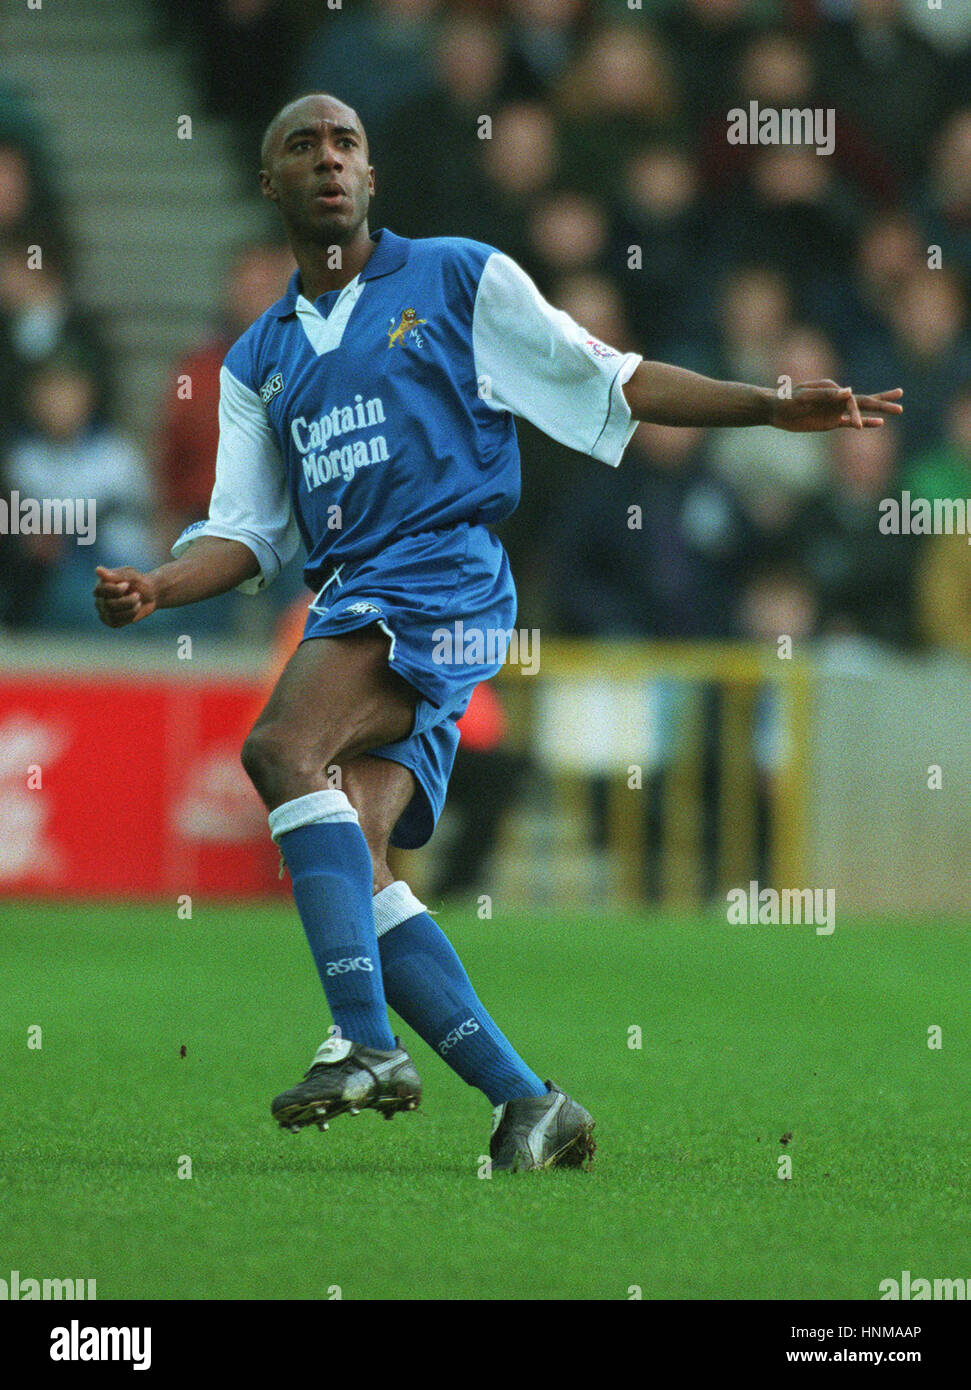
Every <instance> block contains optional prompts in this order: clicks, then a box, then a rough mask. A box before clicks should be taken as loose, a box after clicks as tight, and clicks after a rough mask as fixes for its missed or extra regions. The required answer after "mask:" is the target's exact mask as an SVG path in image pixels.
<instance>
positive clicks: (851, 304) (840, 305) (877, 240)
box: [807, 208, 927, 362]
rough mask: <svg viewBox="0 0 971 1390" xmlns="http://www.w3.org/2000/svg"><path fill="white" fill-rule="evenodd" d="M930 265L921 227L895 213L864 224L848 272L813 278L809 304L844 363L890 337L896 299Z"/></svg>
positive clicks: (828, 270)
mask: <svg viewBox="0 0 971 1390" xmlns="http://www.w3.org/2000/svg"><path fill="white" fill-rule="evenodd" d="M926 265H927V260H926V250H925V245H924V241H923V239H922V236H921V231H920V228H919V227H918V225H917V223H916V222H915V221H914V220H913V219H912V218H911V217H910V216H908V215H907V214H906V213H904V212H903V211H902V210H900V209H896V208H895V209H891V210H890V211H886V212H880V213H877V214H875V215H874V216H873V217H871V218H870V220H869V221H868V222H866V223H865V224H864V226H863V228H862V230H861V231H860V233H859V235H858V238H857V241H856V246H855V249H854V256H853V265H852V267H851V269H850V272H849V273H847V271H846V269H845V268H844V267H836V266H832V265H829V264H828V263H827V264H825V265H821V266H817V267H816V268H815V270H813V271H811V272H810V273H809V287H808V288H809V292H808V295H807V300H808V301H809V302H810V303H811V304H812V306H813V311H814V315H815V318H816V320H817V322H819V324H820V325H821V326H823V327H825V329H826V330H827V331H828V332H829V334H830V335H831V337H832V338H833V340H834V342H835V343H836V345H837V347H838V349H839V351H840V353H841V355H842V357H843V359H844V360H845V361H847V362H858V361H860V359H861V356H862V357H863V358H866V357H867V356H868V355H870V354H872V353H873V352H874V344H877V345H878V344H879V343H880V342H881V341H882V340H883V339H885V338H886V337H887V336H888V334H889V331H890V330H889V320H890V313H891V309H892V306H893V303H894V301H895V299H896V297H897V294H898V293H899V291H900V289H901V287H902V286H903V285H904V284H905V283H906V281H908V280H909V279H910V277H911V276H912V275H913V274H914V272H916V271H920V270H922V269H924V268H926Z"/></svg>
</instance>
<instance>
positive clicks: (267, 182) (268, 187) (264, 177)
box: [259, 169, 280, 203]
mask: <svg viewBox="0 0 971 1390" xmlns="http://www.w3.org/2000/svg"><path fill="white" fill-rule="evenodd" d="M259 180H260V189H261V191H262V193H263V197H264V198H269V200H270V202H271V203H276V202H279V197H280V195H279V194H278V193H277V191H276V189H275V188H274V187H273V180H272V179H271V178H270V175H269V174H268V173H267V171H266V170H265V169H261V170H260V173H259Z"/></svg>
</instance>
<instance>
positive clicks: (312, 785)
mask: <svg viewBox="0 0 971 1390" xmlns="http://www.w3.org/2000/svg"><path fill="white" fill-rule="evenodd" d="M335 746H336V741H335ZM337 751H339V748H338V750H337ZM241 759H242V763H243V768H244V769H245V771H246V775H247V776H248V777H249V779H250V781H251V782H252V783H253V786H254V787H255V788H256V790H257V791H258V792H259V794H260V796H261V797H262V799H263V801H264V802H265V803H266V805H267V806H270V807H274V806H279V805H281V804H282V802H284V801H289V800H291V799H292V798H293V797H297V796H304V795H306V794H307V793H308V792H311V791H317V790H319V789H320V788H321V787H324V786H326V785H328V783H327V780H326V772H327V768H328V767H329V766H332V765H333V764H334V762H335V761H336V752H335V753H331V752H330V751H329V749H328V748H327V747H326V746H325V747H324V748H323V749H321V748H320V747H311V746H310V745H309V744H308V743H307V741H306V740H305V739H301V738H300V737H299V735H297V734H295V732H294V730H293V729H290V728H284V727H282V726H280V725H279V724H258V725H257V726H256V727H255V728H254V729H253V730H252V732H251V733H250V735H249V737H248V738H247V739H246V742H245V743H244V744H243V748H242V753H241Z"/></svg>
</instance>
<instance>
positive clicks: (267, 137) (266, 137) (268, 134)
mask: <svg viewBox="0 0 971 1390" xmlns="http://www.w3.org/2000/svg"><path fill="white" fill-rule="evenodd" d="M307 97H326V98H327V99H328V101H336V102H339V104H340V105H341V106H345V107H347V110H348V111H354V108H353V106H348V105H347V102H346V101H344V100H343V98H341V97H337V96H334V94H333V92H301V94H300V95H299V96H296V97H291V98H290V100H289V101H287V102H284V104H283V105H282V106H281V107H280V109H279V111H277V113H276V115H275V116H274V117H273V118H272V120H271V121H270V123H269V125H268V126H267V127H266V130H264V132H263V139H262V140H261V141H260V166H261V167H262V168H265V167H266V162H267V159H268V157H269V152H270V141H271V139H272V138H273V135H274V134H275V132H276V127H277V125H278V123H279V120H280V117H281V116H282V115H283V113H284V111H288V110H289V109H290V107H291V106H295V105H296V104H297V102H298V101H305V100H306V99H307ZM354 115H355V117H356V118H357V124H358V126H359V127H360V130H361V135H362V136H363V137H364V150H365V153H366V154H367V156H368V159H370V158H371V146H370V143H369V141H368V138H367V131H366V130H365V129H364V122H363V121H362V120H361V118H360V116H358V114H357V112H356V111H354Z"/></svg>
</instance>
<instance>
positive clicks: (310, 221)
mask: <svg viewBox="0 0 971 1390" xmlns="http://www.w3.org/2000/svg"><path fill="white" fill-rule="evenodd" d="M260 182H261V184H262V187H263V192H264V194H265V195H266V196H267V197H268V198H270V199H271V200H272V201H273V202H275V203H276V204H277V205H278V207H279V209H280V213H281V216H282V217H283V221H284V223H285V224H286V226H287V227H288V228H289V229H290V230H291V232H292V233H293V234H295V235H296V236H297V238H299V239H301V240H303V239H306V240H309V241H315V242H318V243H320V244H324V245H328V244H330V243H336V244H340V243H341V242H345V241H347V240H348V238H349V237H350V236H351V235H353V233H354V232H356V231H357V229H358V228H359V227H360V225H361V223H362V222H363V221H364V219H365V218H366V217H367V212H368V206H369V204H370V201H371V197H372V195H373V193H374V170H373V169H372V168H371V167H370V165H369V164H368V154H367V143H366V141H365V138H364V132H363V130H362V129H361V125H360V122H359V121H358V119H357V117H356V115H355V114H354V112H353V111H352V110H351V109H350V108H349V107H346V106H341V105H339V104H338V103H335V102H330V101H326V100H323V99H318V98H315V99H313V100H312V101H308V102H301V103H297V104H296V105H295V106H294V107H293V108H291V109H290V110H287V111H285V112H284V113H283V118H282V119H281V120H280V121H279V123H278V126H277V129H276V131H275V132H274V133H273V137H272V140H271V146H270V150H269V151H268V159H267V161H266V167H265V168H264V169H263V170H262V171H261V173H260Z"/></svg>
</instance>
